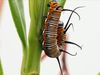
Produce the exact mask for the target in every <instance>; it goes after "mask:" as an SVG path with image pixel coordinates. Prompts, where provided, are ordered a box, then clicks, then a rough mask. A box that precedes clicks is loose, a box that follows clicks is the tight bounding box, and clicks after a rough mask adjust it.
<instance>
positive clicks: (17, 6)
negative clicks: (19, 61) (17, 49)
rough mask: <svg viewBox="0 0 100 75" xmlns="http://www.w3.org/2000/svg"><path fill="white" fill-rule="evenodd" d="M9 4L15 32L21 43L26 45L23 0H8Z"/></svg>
mask: <svg viewBox="0 0 100 75" xmlns="http://www.w3.org/2000/svg"><path fill="white" fill-rule="evenodd" d="M9 6H10V10H11V14H12V18H13V21H14V23H15V27H16V29H17V33H18V35H19V37H20V39H21V42H22V44H23V45H24V46H26V45H27V41H26V24H25V18H24V8H23V0H9Z"/></svg>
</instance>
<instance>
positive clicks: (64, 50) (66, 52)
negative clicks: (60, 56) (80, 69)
mask: <svg viewBox="0 0 100 75" xmlns="http://www.w3.org/2000/svg"><path fill="white" fill-rule="evenodd" d="M60 52H65V53H68V54H69V55H71V56H76V55H77V53H75V54H71V53H69V52H67V51H65V50H62V49H60Z"/></svg>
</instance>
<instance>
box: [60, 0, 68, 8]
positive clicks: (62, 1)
mask: <svg viewBox="0 0 100 75" xmlns="http://www.w3.org/2000/svg"><path fill="white" fill-rule="evenodd" d="M58 1H59V3H60V5H61V6H62V7H64V4H65V2H66V0H58Z"/></svg>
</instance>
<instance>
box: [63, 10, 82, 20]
mask: <svg viewBox="0 0 100 75" xmlns="http://www.w3.org/2000/svg"><path fill="white" fill-rule="evenodd" d="M62 11H71V12H73V13H75V14H76V15H77V16H78V17H79V19H80V15H79V14H78V13H77V12H75V10H70V9H63V10H62Z"/></svg>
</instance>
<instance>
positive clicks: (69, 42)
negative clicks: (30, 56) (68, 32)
mask: <svg viewBox="0 0 100 75" xmlns="http://www.w3.org/2000/svg"><path fill="white" fill-rule="evenodd" d="M64 43H68V44H73V45H76V46H77V47H79V48H80V49H82V47H81V46H80V45H78V44H76V43H74V42H71V41H65V42H64Z"/></svg>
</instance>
